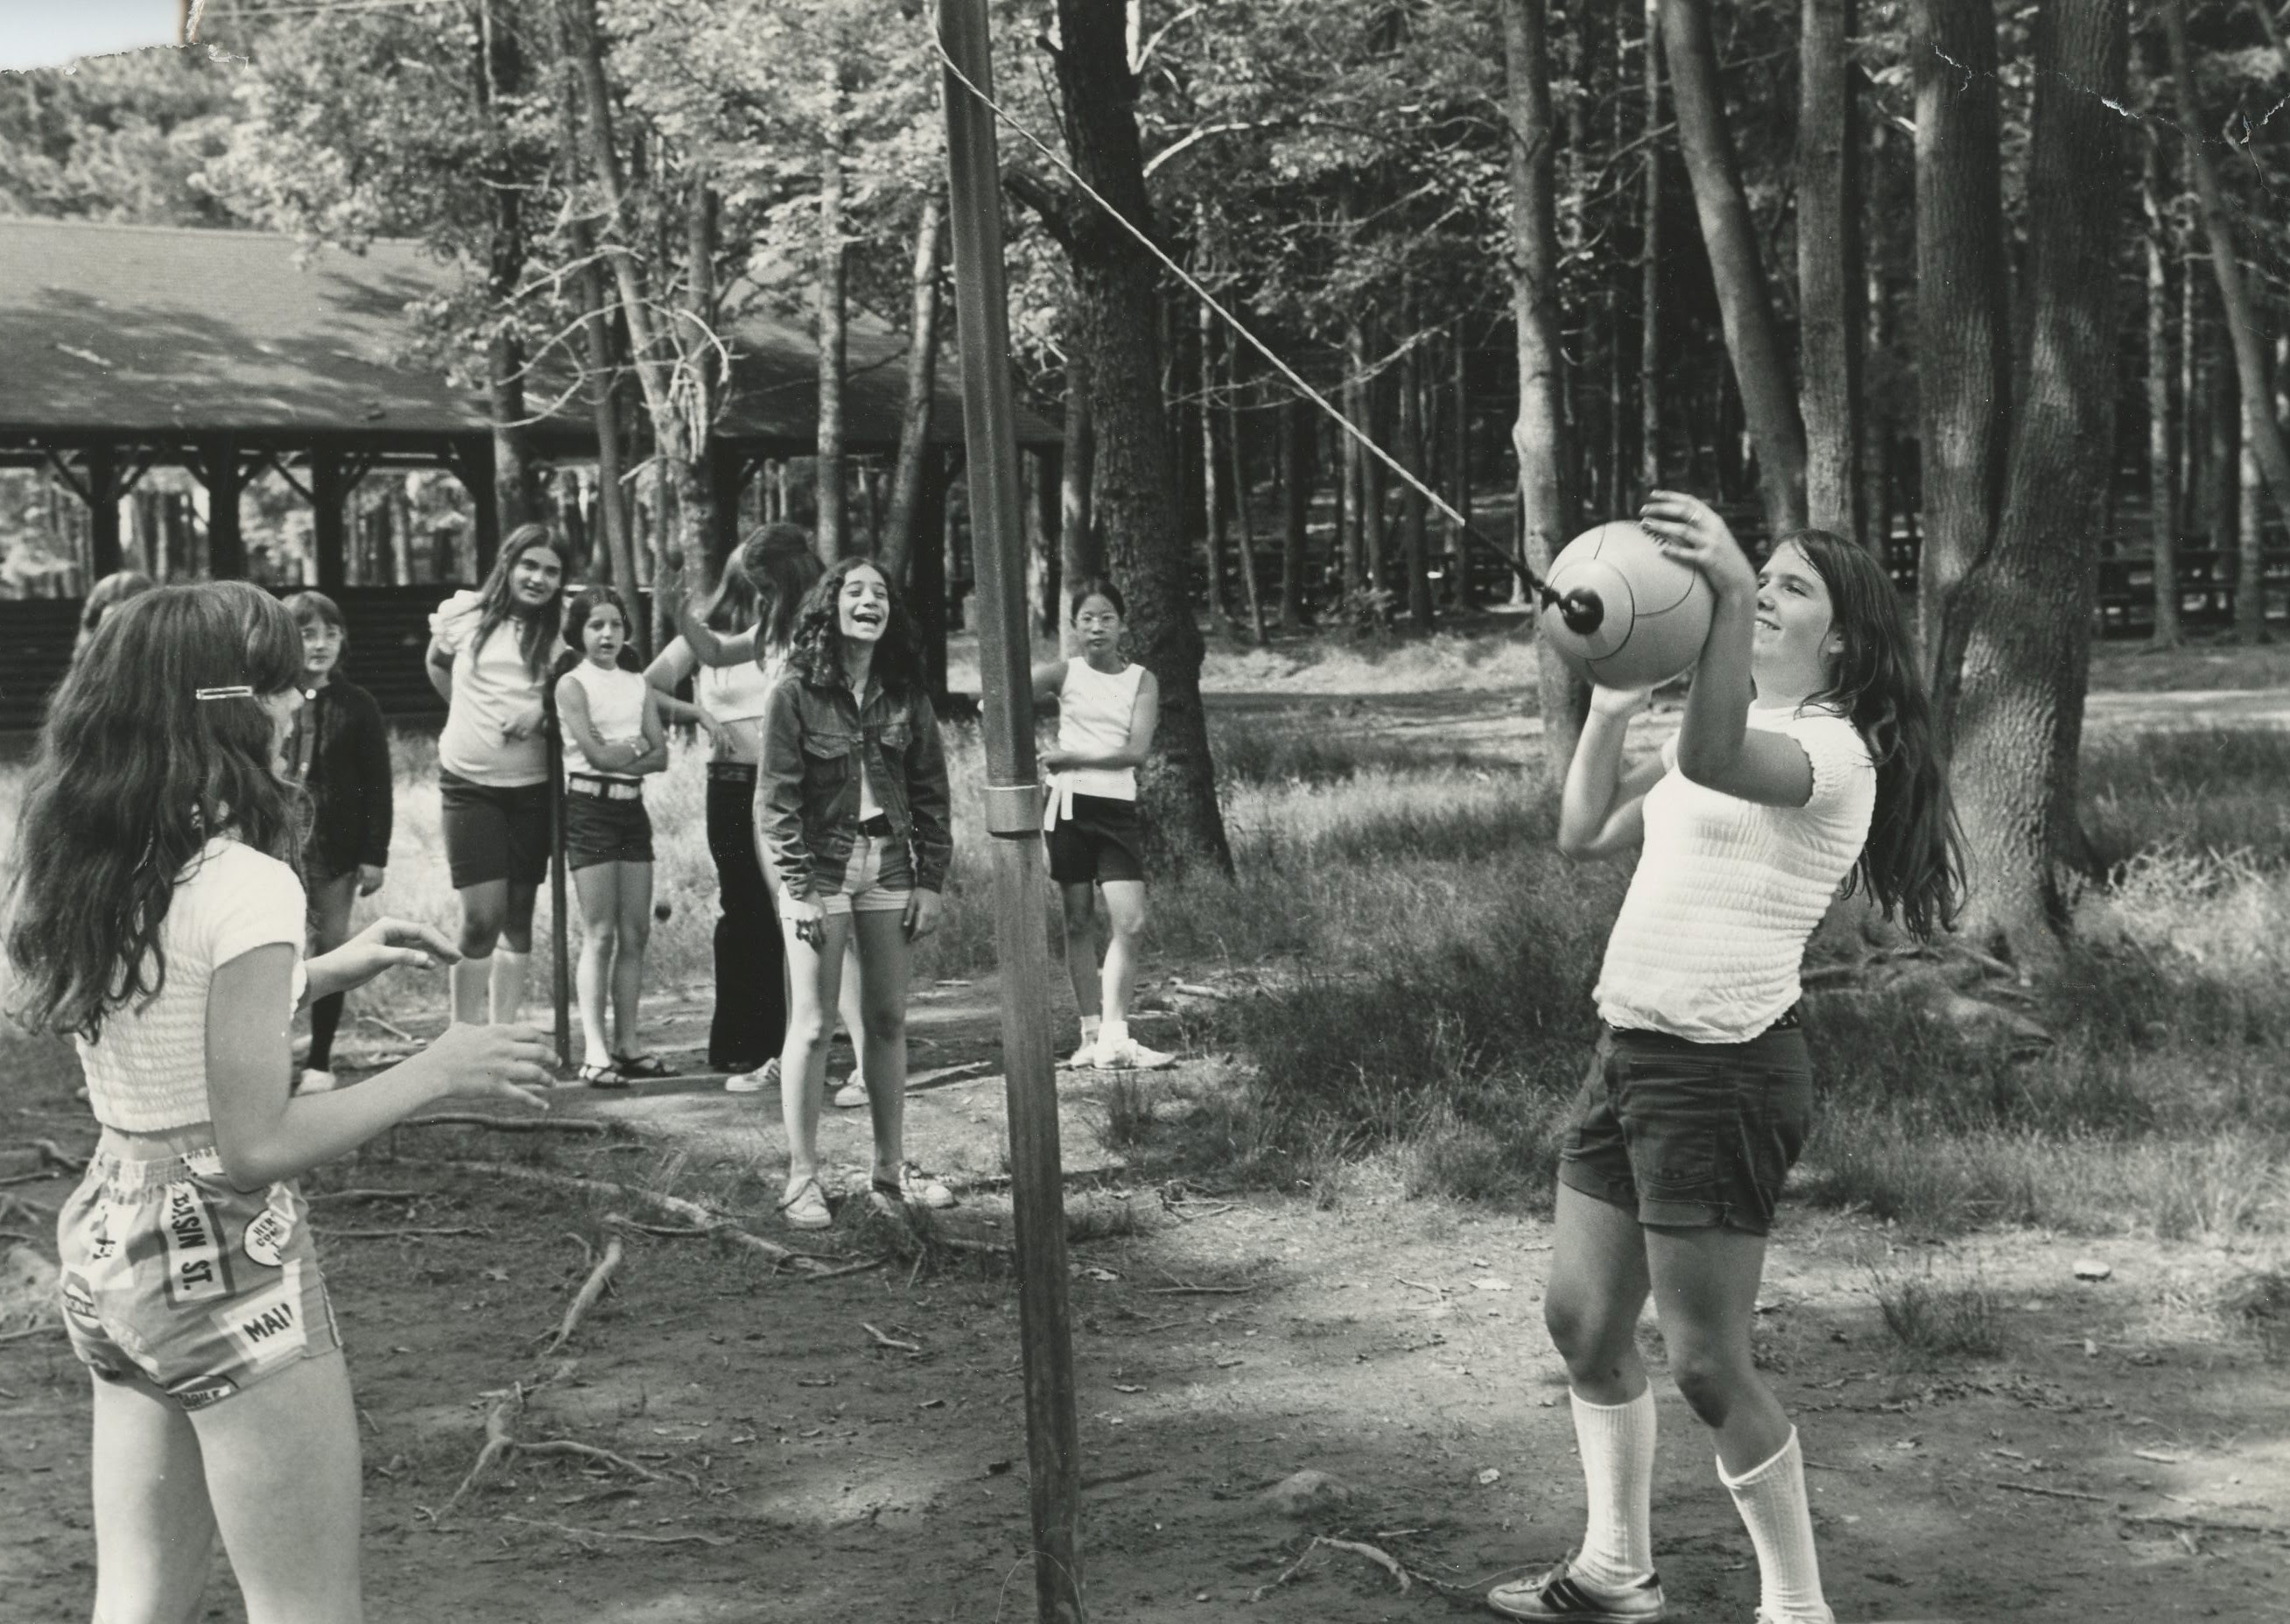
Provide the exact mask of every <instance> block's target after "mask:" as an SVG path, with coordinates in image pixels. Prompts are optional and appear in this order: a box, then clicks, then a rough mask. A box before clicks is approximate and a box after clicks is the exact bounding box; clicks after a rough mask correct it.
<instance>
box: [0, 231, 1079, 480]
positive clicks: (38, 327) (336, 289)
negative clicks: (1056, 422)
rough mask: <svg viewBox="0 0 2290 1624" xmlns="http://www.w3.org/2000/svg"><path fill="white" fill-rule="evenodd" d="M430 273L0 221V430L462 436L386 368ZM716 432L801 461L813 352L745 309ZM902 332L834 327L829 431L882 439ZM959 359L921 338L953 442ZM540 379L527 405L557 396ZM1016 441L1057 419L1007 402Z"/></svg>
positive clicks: (958, 421) (199, 240) (582, 444)
mask: <svg viewBox="0 0 2290 1624" xmlns="http://www.w3.org/2000/svg"><path fill="white" fill-rule="evenodd" d="M453 281H454V276H453V273H452V268H450V267H448V266H445V265H444V264H441V263H439V262H438V261H437V260H434V259H432V258H430V257H429V256H428V254H427V253H425V252H423V251H422V249H421V248H420V246H419V245H418V244H413V243H410V242H404V241H378V242H375V243H373V244H371V245H370V246H369V247H368V248H367V250H366V251H365V252H364V253H358V254H353V253H349V252H344V251H342V250H339V249H329V248H320V249H316V250H312V251H305V250H303V249H302V248H301V245H300V244H297V243H296V242H295V241H294V240H293V239H292V238H290V237H285V236H275V235H272V234H270V233H268V232H255V231H214V230H197V229H190V228H180V227H161V226H125V225H109V224H96V223H91V222H85V221H76V220H37V219H27V218H10V219H0V435H6V436H17V437H21V436H27V435H44V436H70V437H82V438H84V437H91V436H104V435H119V436H137V435H140V436H169V437H172V436H188V435H192V434H196V433H201V432H213V431H216V430H222V429H230V430H235V431H237V432H239V433H240V434H242V435H244V436H250V437H253V438H268V439H274V440H277V441H281V442H292V440H294V439H296V438H299V437H301V436H311V435H316V434H324V435H328V436H356V437H357V438H359V439H363V440H365V441H367V442H370V443H372V444H388V443H389V442H392V441H400V442H411V441H414V440H420V439H434V438H435V437H436V436H440V435H467V434H471V433H482V432H484V431H485V430H486V429H487V428H488V422H487V418H486V412H485V399H484V393H483V391H481V390H467V389H457V388H453V387H452V385H451V384H450V383H449V382H448V381H447V380H446V379H445V377H444V375H443V374H442V373H441V372H437V371H436V370H435V369H434V368H425V367H420V366H416V365H413V364H410V363H409V362H408V361H407V360H406V358H405V357H406V352H407V351H408V350H409V349H410V348H411V347H412V340H413V337H414V333H413V326H412V319H411V318H410V316H409V315H408V311H409V308H411V307H412V306H414V305H416V304H419V303H422V302H425V301H428V300H436V299H440V298H442V297H444V295H445V294H446V293H447V292H449V291H450V290H451V288H452V285H453ZM731 342H732V348H733V383H732V388H731V390H730V392H729V395H728V396H727V401H726V406H725V412H724V415H723V418H722V420H721V421H720V424H719V427H718V429H717V434H718V437H719V438H722V439H725V440H728V441H733V442H737V443H740V444H749V445H753V446H755V447H756V448H757V449H759V450H770V449H773V448H774V447H776V448H779V449H781V450H783V451H785V452H790V453H794V454H801V453H802V452H804V451H805V450H806V449H807V448H808V447H809V446H811V445H812V444H814V443H815V441H816V438H817V425H818V403H819V381H818V360H817V349H816V346H815V345H814V343H813V337H812V333H811V332H810V330H809V328H808V326H807V324H797V323H790V322H786V321H782V320H779V319H776V318H774V317H773V316H768V315H763V314H751V315H749V316H744V317H742V318H741V320H740V321H739V322H738V323H737V324H736V325H735V326H734V327H733V332H732V335H731ZM905 352H906V339H905V335H904V334H902V333H900V332H894V331H893V330H891V329H889V328H888V327H886V326H885V325H884V324H881V323H879V322H877V321H874V320H872V319H871V318H867V317H857V318H854V320H853V323H852V330H851V335H850V342H849V362H848V371H847V374H846V376H847V379H848V381H847V382H846V384H845V399H844V412H845V444H848V445H849V446H850V447H851V448H852V449H853V450H854V451H863V450H870V449H887V448H888V447H891V446H894V445H895V444H897V443H898V438H899V420H900V416H901V410H902V408H903V405H904V399H905V392H906V376H905ZM960 377H961V374H960V370H959V363H958V361H957V357H956V356H955V355H954V353H953V348H952V346H950V345H949V346H947V347H946V348H944V349H942V350H941V356H940V362H939V367H938V391H937V401H936V404H935V405H934V407H933V412H932V421H931V428H932V435H931V437H932V438H933V440H936V441H942V442H951V441H955V440H958V439H959V438H960V437H961V435H962V396H961V383H960ZM562 387H563V386H562V383H561V382H559V383H558V384H557V385H556V387H555V388H550V387H547V386H546V385H545V384H544V383H543V382H542V381H541V380H538V379H536V380H535V381H534V382H533V383H532V386H531V387H530V388H529V391H528V395H529V398H530V400H531V403H532V405H533V407H534V408H535V409H536V410H537V409H539V408H540V406H542V405H544V404H547V403H548V401H549V399H550V398H551V397H552V396H554V395H555V394H556V390H557V389H559V388H562ZM1019 417H1020V421H1019V437H1020V438H1021V440H1022V441H1024V442H1026V443H1028V444H1043V443H1052V442H1054V441H1055V440H1056V439H1057V437H1058V435H1057V431H1056V430H1055V429H1053V428H1051V427H1050V426H1049V425H1048V424H1046V423H1045V422H1044V421H1043V420H1042V419H1041V418H1040V417H1039V416H1038V415H1037V414H1036V413H1033V412H1027V411H1024V410H1022V409H1021V412H1020V414H1019ZM535 438H536V440H537V441H538V442H540V444H541V445H542V446H543V447H545V448H547V449H549V450H554V451H557V452H563V453H573V454H578V453H581V452H590V451H593V448H594V444H595V442H594V436H593V433H592V431H591V429H590V427H589V413H588V409H587V406H586V404H585V401H583V400H581V399H578V398H576V399H574V400H573V401H571V402H569V403H567V404H566V405H565V406H564V407H563V408H562V409H560V410H559V411H558V412H556V415H555V416H554V417H553V418H552V419H551V420H549V421H548V422H547V423H545V424H543V425H540V426H539V427H538V428H536V430H535Z"/></svg>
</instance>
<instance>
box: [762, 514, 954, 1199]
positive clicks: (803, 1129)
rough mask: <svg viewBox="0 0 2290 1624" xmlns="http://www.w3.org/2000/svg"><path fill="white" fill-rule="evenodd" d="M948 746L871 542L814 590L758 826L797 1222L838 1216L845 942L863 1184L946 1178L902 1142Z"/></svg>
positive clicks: (944, 813) (933, 902)
mask: <svg viewBox="0 0 2290 1624" xmlns="http://www.w3.org/2000/svg"><path fill="white" fill-rule="evenodd" d="M757 815H758V820H759V822H760V824H761V826H762V831H763V838H764V841H765V844H766V845H767V846H768V848H769V850H770V852H771V857H772V862H773V870H774V871H775V872H776V873H777V875H778V876H779V882H780V908H779V912H780V922H781V930H782V932H783V939H784V941H785V944H786V949H787V956H788V979H789V988H790V992H791V995H792V996H791V998H790V1004H789V1013H788V1026H787V1041H786V1043H785V1044H783V1045H782V1046H781V1050H780V1079H781V1081H780V1099H781V1108H782V1111H783V1113H784V1115H785V1117H786V1123H787V1132H788V1181H787V1189H786V1192H785V1194H784V1196H783V1197H782V1198H781V1203H780V1205H781V1210H782V1211H784V1212H786V1213H787V1215H788V1221H789V1223H790V1224H792V1225H794V1226H795V1227H796V1228H803V1229H818V1228H826V1226H827V1225H828V1224H829V1222H830V1221H831V1216H830V1214H829V1210H828V1205H827V1191H826V1188H825V1187H824V1186H823V1185H821V1182H820V1179H819V1113H820V1107H821V1095H822V1092H823V1090H824V1088H825V1084H826V1078H827V1040H828V1035H829V1021H830V1020H831V1019H832V1016H831V1014H830V1013H829V1012H831V1011H832V1010H833V1009H834V1008H835V1005H836V999H837V993H838V991H839V985H838V984H839V983H840V981H841V980H842V967H843V953H844V944H845V940H849V939H852V938H855V939H856V940H857V941H858V944H859V958H860V962H861V964H863V965H864V966H865V979H866V986H865V1004H864V1008H863V1009H862V1011H861V1032H860V1039H861V1045H862V1047H863V1050H864V1052H865V1057H866V1058H865V1061H864V1069H865V1072H866V1076H867V1088H868V1095H869V1099H868V1105H869V1109H870V1111H871V1112H872V1114H873V1117H874V1129H875V1165H874V1172H873V1177H872V1183H871V1186H870V1190H869V1199H870V1200H871V1201H872V1202H873V1203H874V1204H875V1205H876V1206H877V1208H878V1209H879V1210H882V1211H884V1212H901V1211H903V1210H904V1205H905V1203H906V1202H907V1201H909V1200H910V1199H911V1200H916V1201H919V1202H921V1203H923V1204H925V1205H930V1206H950V1205H952V1204H953V1203H954V1196H953V1194H952V1192H950V1191H949V1190H948V1189H947V1188H946V1186H945V1185H943V1184H942V1183H940V1182H939V1181H938V1180H934V1179H932V1178H930V1177H929V1176H928V1175H927V1174H924V1173H922V1172H919V1170H917V1169H916V1168H914V1167H912V1166H911V1165H910V1164H909V1163H908V1162H907V1159H906V1155H905V1140H904V1129H905V1116H906V1092H907V979H908V973H909V972H908V963H909V953H910V952H911V949H912V947H913V944H914V943H915V942H917V941H918V940H921V939H922V938H923V937H925V936H927V935H928V934H930V932H932V930H933V929H934V928H935V927H936V925H937V924H938V909H939V893H940V892H941V889H943V887H944V886H945V884H946V870H947V863H948V861H949V859H950V858H951V857H952V855H953V850H954V838H953V833H952V829H951V827H950V825H949V821H948V817H949V793H948V785H947V772H946V753H945V749H944V748H943V746H942V745H941V742H940V739H939V731H938V717H937V715H936V713H934V712H933V710H932V708H931V701H930V695H929V693H928V692H926V691H925V687H924V684H923V666H922V651H921V647H920V644H919V642H918V640H917V637H916V636H915V630H914V625H913V622H912V621H911V620H909V617H908V614H907V612H906V607H905V605H904V604H903V603H902V602H901V599H900V596H899V594H898V592H897V591H896V590H895V589H894V588H893V587H892V585H891V582H890V580H889V578H888V577H887V576H885V574H884V573H883V572H882V570H881V569H880V568H879V567H877V565H876V564H875V563H874V562H873V561H872V560H871V559H867V558H846V559H845V560H843V561H842V562H841V563H840V564H836V565H835V566H834V567H833V568H831V569H830V570H829V571H828V572H827V573H826V574H825V575H823V576H822V577H821V579H820V581H819V584H818V585H817V586H815V587H813V588H812V589H811V592H810V595H809V596H806V597H805V599H804V602H803V612H802V614H801V615H800V616H799V617H798V618H797V622H796V629H795V637H794V641H793V642H792V644H790V646H789V650H788V669H787V675H786V676H785V677H783V678H782V679H781V682H780V684H779V685H778V686H777V687H775V688H773V690H772V696H771V704H770V708H769V710H768V712H767V713H766V716H765V732H764V761H763V784H762V789H761V798H760V804H759V810H758V814H757Z"/></svg>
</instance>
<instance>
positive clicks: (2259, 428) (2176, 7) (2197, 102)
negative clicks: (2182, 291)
mask: <svg viewBox="0 0 2290 1624" xmlns="http://www.w3.org/2000/svg"><path fill="white" fill-rule="evenodd" d="M2163 31H2164V37H2165V38H2166V40H2168V41H2169V43H2170V49H2171V81H2172V84H2173V85H2174V87H2175V89H2176V90H2177V92H2178V100H2179V124H2180V126H2181V128H2182V130H2183V131H2184V132H2185V140H2186V143H2187V156H2188V160H2189V161H2190V163H2191V164H2193V165H2194V171H2195V191H2196V194H2197V196H2199V197H2200V198H2201V199H2202V205H2203V235H2204V236H2206V237H2207V238H2208V239H2209V241H2210V245H2211V274H2212V275H2213V276H2215V277H2216V278H2217V280H2218V290H2219V303H2220V305H2221V306H2222V307H2223V308H2224V310H2225V313H2226V326H2227V334H2228V336H2229V337H2230V339H2231V340H2233V342H2234V370H2235V379H2236V381H2237V382H2238V384H2239V385H2240V386H2241V390H2242V421H2243V431H2244V433H2245V435H2246V436H2249V437H2250V446H2251V451H2252V452H2253V453H2254V455H2255V456H2256V458H2257V460H2258V465H2259V467H2260V468H2262V470H2264V473H2265V476H2266V485H2267V489H2268V490H2269V491H2270V492H2272V493H2273V496H2274V505H2275V508H2276V509H2277V510H2278V512H2280V513H2281V514H2282V515H2283V516H2284V517H2285V519H2290V442H2286V441H2285V439H2284V438H2283V435H2282V425H2281V424H2280V423H2279V422H2278V421H2277V420H2276V419H2275V416H2274V392H2273V390H2272V389H2271V388H2270V387H2269V384H2268V380H2267V366H2266V348H2265V344H2264V340H2262V337H2261V335H2260V332H2259V327H2258V316H2257V310H2256V306H2255V304H2254V301H2253V300H2252V298H2251V295H2250V290H2249V288H2248V287H2247V286H2246V284H2244V282H2243V279H2242V262H2241V260H2239V259H2238V257H2237V250H2236V247H2235V241H2234V221H2233V217H2232V215H2231V214H2230V212H2229V209H2228V204H2227V196H2226V188H2225V187H2224V186H2222V184H2221V183H2220V180H2219V174H2218V169H2217V166H2216V165H2215V164H2213V163H2212V162H2211V156H2210V152H2209V150H2208V148H2206V146H2205V145H2204V138H2203V132H2204V131H2205V130H2206V129H2208V128H2209V125H2208V124H2207V123H2206V121H2205V119H2204V117H2203V115H2202V111H2201V108H2202V105H2203V98H2202V95H2201V88H2200V86H2199V85H2198V84H2196V82H2195V79H2194V68H2193V65H2192V61H2191V60H2190V55H2189V52H2188V50H2187V7H2186V0H2165V4H2164V5H2163Z"/></svg>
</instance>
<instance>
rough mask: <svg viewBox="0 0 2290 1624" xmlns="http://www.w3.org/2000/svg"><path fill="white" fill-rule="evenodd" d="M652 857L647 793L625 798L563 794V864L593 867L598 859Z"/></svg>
mask: <svg viewBox="0 0 2290 1624" xmlns="http://www.w3.org/2000/svg"><path fill="white" fill-rule="evenodd" d="M650 861H652V814H651V813H650V812H646V811H645V804H644V797H643V796H641V795H637V796H630V797H629V799H627V800H625V801H613V800H607V799H605V797H604V796H596V795H579V794H575V793H573V792H571V791H567V792H566V794H565V796H564V866H565V867H566V868H595V867H596V866H597V864H598V863H648V862H650Z"/></svg>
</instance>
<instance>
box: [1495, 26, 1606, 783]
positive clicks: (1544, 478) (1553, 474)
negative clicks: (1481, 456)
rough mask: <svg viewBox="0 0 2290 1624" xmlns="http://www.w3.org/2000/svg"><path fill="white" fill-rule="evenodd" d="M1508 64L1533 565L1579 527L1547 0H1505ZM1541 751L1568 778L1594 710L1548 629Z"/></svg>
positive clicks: (1554, 775) (1524, 532) (1521, 474)
mask: <svg viewBox="0 0 2290 1624" xmlns="http://www.w3.org/2000/svg"><path fill="white" fill-rule="evenodd" d="M1502 26H1503V68H1504V84H1505V96H1504V100H1505V101H1506V104H1507V110H1508V112H1509V116H1510V117H1509V124H1510V132H1511V136H1510V242H1511V266H1512V271H1511V320H1512V323H1513V324H1514V325H1515V327H1516V328H1517V344H1518V420H1517V422H1516V423H1515V424H1513V425H1512V427H1511V444H1512V446H1513V447H1514V448H1515V449H1516V450H1517V453H1518V490H1519V502H1520V535H1521V539H1522V540H1523V541H1524V543H1525V548H1524V550H1525V554H1526V562H1527V564H1528V566H1529V567H1530V568H1531V569H1533V571H1534V572H1535V573H1536V574H1537V575H1541V574H1542V573H1543V572H1545V571H1547V570H1549V567H1550V559H1551V556H1552V555H1553V554H1554V553H1556V552H1557V550H1558V548H1561V547H1563V546H1564V545H1565V542H1566V540H1567V538H1568V537H1569V536H1570V535H1572V534H1573V528H1574V524H1573V518H1574V516H1573V512H1572V510H1571V509H1570V508H1569V505H1568V503H1567V500H1566V487H1565V474H1564V471H1563V470H1564V469H1565V467H1566V446H1565V412H1564V407H1563V404H1562V403H1561V401H1560V399H1559V387H1558V386H1559V377H1558V368H1559V356H1558V232H1557V208H1556V203H1557V199H1556V198H1555V197H1554V196H1552V191H1553V186H1552V175H1551V137H1552V133H1553V131H1552V124H1551V116H1550V58H1549V45H1548V32H1547V29H1548V14H1547V12H1546V10H1545V0H1503V6H1502ZM1535 642H1536V660H1535V668H1536V673H1537V677H1538V686H1539V688H1540V692H1541V710H1542V754H1543V760H1544V762H1545V764H1547V765H1548V767H1549V772H1550V776H1551V779H1552V780H1553V781H1554V782H1555V781H1558V780H1563V779H1564V778H1565V774H1566V764H1567V763H1568V762H1570V761H1572V760H1573V758H1574V743H1575V740H1578V739H1580V738H1581V734H1582V721H1583V718H1584V717H1585V716H1589V709H1590V686H1589V684H1588V683H1586V682H1584V681H1583V680H1582V679H1581V678H1580V677H1578V676H1575V675H1574V674H1573V672H1572V671H1570V670H1568V669H1567V668H1566V665H1565V662H1564V661H1563V660H1560V659H1559V657H1558V651H1557V648H1556V647H1555V646H1553V644H1551V641H1550V639H1549V638H1548V637H1538V638H1537V639H1536V640H1535Z"/></svg>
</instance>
